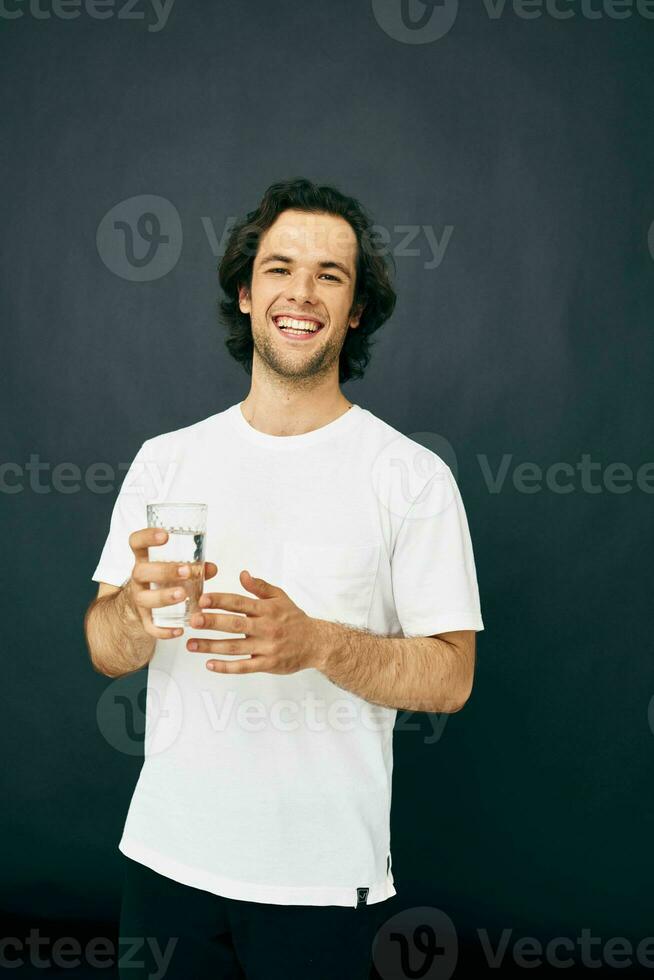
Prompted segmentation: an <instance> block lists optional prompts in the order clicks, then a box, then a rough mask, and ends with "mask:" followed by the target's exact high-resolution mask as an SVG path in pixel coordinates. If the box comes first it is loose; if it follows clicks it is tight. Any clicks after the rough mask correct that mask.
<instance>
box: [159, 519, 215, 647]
mask: <svg viewBox="0 0 654 980" xmlns="http://www.w3.org/2000/svg"><path fill="white" fill-rule="evenodd" d="M147 512H148V527H161V528H163V529H164V530H165V531H168V540H167V541H165V542H164V543H163V544H162V545H155V546H154V547H151V548H148V559H149V560H150V561H164V562H169V563H170V576H168V575H167V576H166V580H165V582H161V583H159V582H151V583H150V588H151V589H159V588H162V589H165V588H168V589H170V588H176V587H179V586H181V587H182V588H184V589H185V590H186V598H184V599H180V601H179V602H175V603H172V604H169V605H166V606H159V607H158V608H157V609H153V610H152V622H153V623H154V625H155V626H163V627H173V626H188V622H189V619H190V618H191V616H192V615H193V613H194V612H197V611H198V609H199V606H198V600H199V598H200V596H201V595H202V590H203V588H204V539H205V535H206V531H207V505H206V504H175V503H162V504H147ZM179 565H188V566H189V568H190V570H191V574H190V575H189V577H188V578H185V579H184V578H179V576H178V575H177V568H178V566H179Z"/></svg>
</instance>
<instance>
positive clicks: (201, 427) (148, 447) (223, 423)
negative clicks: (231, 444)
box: [141, 408, 231, 458]
mask: <svg viewBox="0 0 654 980" xmlns="http://www.w3.org/2000/svg"><path fill="white" fill-rule="evenodd" d="M230 410H231V409H230V408H226V409H223V411H221V412H217V413H216V414H215V415H209V416H207V418H204V419H199V420H198V421H197V422H192V423H190V424H189V425H184V426H181V427H180V428H179V429H171V430H169V431H168V432H161V433H160V434H159V435H156V436H151V437H150V438H149V439H146V440H145V442H144V443H143V445H142V447H141V451H142V452H143V453H144V454H145V455H146V456H148V457H149V458H156V457H160V456H170V455H171V454H176V455H178V454H179V453H182V452H184V451H186V450H188V449H192V448H194V447H195V446H197V444H198V443H199V442H200V443H201V442H202V441H204V440H206V439H214V438H216V437H217V436H218V435H219V434H220V433H221V432H222V431H224V430H226V429H227V427H228V425H229V420H228V413H229V412H230Z"/></svg>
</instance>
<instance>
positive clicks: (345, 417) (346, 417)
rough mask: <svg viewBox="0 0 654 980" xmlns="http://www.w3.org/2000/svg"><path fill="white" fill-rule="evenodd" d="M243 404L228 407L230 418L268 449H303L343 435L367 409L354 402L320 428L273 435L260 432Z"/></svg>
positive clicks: (244, 433) (246, 434)
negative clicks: (247, 415) (295, 433)
mask: <svg viewBox="0 0 654 980" xmlns="http://www.w3.org/2000/svg"><path fill="white" fill-rule="evenodd" d="M242 404H243V402H237V403H236V404H235V405H232V406H231V408H228V409H227V416H228V418H229V419H230V420H231V422H232V424H233V425H234V426H235V428H236V429H237V431H238V432H239V434H240V435H241V436H243V437H244V438H245V439H248V440H249V442H252V443H254V444H255V445H258V446H266V447H267V448H268V449H301V448H305V447H307V446H315V445H316V444H317V443H320V442H324V441H325V440H326V439H331V438H332V437H333V436H339V437H341V436H343V435H345V434H346V433H347V432H350V431H351V430H352V429H353V428H354V427H355V426H356V425H358V423H359V422H360V421H361V418H362V416H363V413H364V411H365V409H363V408H361V406H360V405H355V404H354V403H353V404H352V406H351V408H348V409H347V411H345V412H343V414H342V415H339V416H338V418H335V419H332V421H331V422H327V424H326V425H321V426H320V427H319V428H318V429H311V431H310V432H300V433H298V434H297V435H293V436H273V435H271V434H270V433H268V432H260V431H259V430H258V429H255V428H254V427H253V426H251V425H250V423H249V422H248V421H247V419H246V418H245V416H244V415H243V412H242V411H241V405H242Z"/></svg>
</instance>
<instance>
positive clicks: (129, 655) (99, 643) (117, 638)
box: [84, 588, 156, 677]
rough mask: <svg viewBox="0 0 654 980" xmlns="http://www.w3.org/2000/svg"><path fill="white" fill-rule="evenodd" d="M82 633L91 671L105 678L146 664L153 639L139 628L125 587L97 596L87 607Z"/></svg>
mask: <svg viewBox="0 0 654 980" xmlns="http://www.w3.org/2000/svg"><path fill="white" fill-rule="evenodd" d="M84 633H85V636H86V643H87V646H88V650H89V655H90V657H91V663H92V664H93V666H94V667H95V669H96V670H97V671H98V672H99V673H101V674H106V675H107V677H120V676H122V675H123V674H129V673H132V672H133V671H135V670H140V668H141V667H144V666H145V665H146V664H147V663H149V661H150V659H151V657H152V654H153V653H154V647H155V644H156V639H155V637H154V636H150V635H149V634H148V633H146V632H145V630H144V629H143V623H142V621H141V618H140V616H139V614H138V612H137V610H136V609H135V608H134V607H133V606H132V605H131V603H130V601H129V595H128V592H127V589H126V588H122V589H121V590H120V592H114V593H113V594H112V595H105V596H101V597H100V598H98V599H95V600H94V601H93V602H92V603H91V605H90V606H89V608H88V610H87V612H86V616H85V617H84Z"/></svg>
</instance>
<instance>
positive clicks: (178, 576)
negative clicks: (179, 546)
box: [132, 561, 191, 588]
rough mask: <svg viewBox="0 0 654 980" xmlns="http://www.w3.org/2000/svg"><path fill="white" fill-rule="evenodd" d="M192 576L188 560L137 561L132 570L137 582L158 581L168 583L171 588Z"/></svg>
mask: <svg viewBox="0 0 654 980" xmlns="http://www.w3.org/2000/svg"><path fill="white" fill-rule="evenodd" d="M190 577H191V567H190V565H189V563H188V562H186V563H185V562H174V561H137V562H136V564H135V565H134V568H133V570H132V578H133V579H134V581H135V582H139V583H140V584H146V583H147V582H156V583H158V584H168V585H170V586H171V588H172V587H173V586H174V585H175V583H177V582H185V581H188V580H189V579H190Z"/></svg>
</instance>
